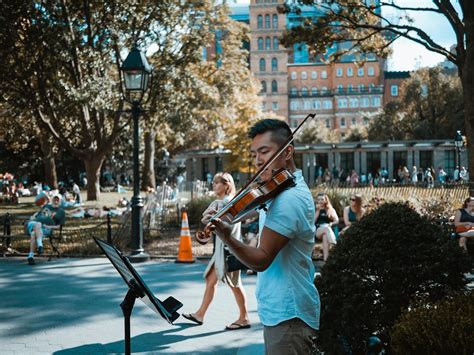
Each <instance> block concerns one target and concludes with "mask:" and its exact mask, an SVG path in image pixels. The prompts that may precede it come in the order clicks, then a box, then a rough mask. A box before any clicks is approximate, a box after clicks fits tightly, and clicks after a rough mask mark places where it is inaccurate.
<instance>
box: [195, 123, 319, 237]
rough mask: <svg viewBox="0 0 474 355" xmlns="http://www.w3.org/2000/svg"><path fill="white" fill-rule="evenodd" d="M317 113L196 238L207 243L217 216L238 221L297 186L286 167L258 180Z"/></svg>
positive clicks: (234, 221)
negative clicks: (261, 180)
mask: <svg viewBox="0 0 474 355" xmlns="http://www.w3.org/2000/svg"><path fill="white" fill-rule="evenodd" d="M314 117H315V114H309V115H308V116H306V118H305V119H304V120H303V121H302V122H301V123H300V125H299V126H298V127H297V128H296V129H295V131H294V132H293V133H292V135H291V137H290V138H288V140H287V141H286V142H285V143H284V144H283V145H282V146H281V147H280V148H279V149H278V150H277V151H276V152H275V153H274V154H273V156H272V157H271V158H270V159H269V160H268V161H267V162H266V163H265V164H264V165H263V166H262V167H261V168H260V169H259V170H258V171H257V172H256V173H255V175H254V176H253V177H252V179H250V181H249V182H248V183H247V184H246V185H245V186H244V187H243V188H242V189H241V190H240V191H239V192H238V193H237V194H236V195H235V196H234V198H233V199H232V200H230V201H229V202H228V203H227V204H226V205H225V206H224V207H222V208H221V209H220V210H219V211H218V212H217V213H216V214H215V215H214V216H212V217H211V219H210V220H209V223H208V224H207V225H206V227H205V228H204V230H202V231H197V232H196V234H195V238H196V240H197V241H198V242H199V243H200V244H206V243H207V242H209V240H210V239H211V237H212V233H213V231H212V228H211V226H212V223H211V222H212V221H213V220H214V219H216V218H222V219H224V220H226V221H227V222H229V223H231V224H234V223H238V222H240V221H242V220H244V219H246V216H248V215H249V214H250V212H252V211H254V210H256V209H260V208H264V206H265V203H266V202H267V201H269V200H271V199H273V198H275V197H276V196H277V195H278V194H279V193H281V192H282V191H284V190H286V189H288V188H291V187H293V186H295V176H294V175H293V173H292V172H291V171H289V170H288V169H285V168H281V169H277V170H275V171H273V172H272V177H271V179H270V180H268V181H265V182H258V179H259V177H260V175H261V174H262V173H263V171H265V170H266V169H267V168H268V166H270V165H271V164H272V163H273V162H274V161H275V160H276V159H277V158H278V157H279V156H280V154H281V153H282V152H283V151H284V150H285V149H286V148H287V147H288V146H289V145H290V144H291V142H292V141H293V139H294V136H295V133H296V132H297V131H298V130H299V129H300V127H301V126H302V125H303V124H304V123H305V122H306V121H307V120H308V119H309V118H314Z"/></svg>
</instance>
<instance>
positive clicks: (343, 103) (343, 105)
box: [337, 99, 347, 108]
mask: <svg viewBox="0 0 474 355" xmlns="http://www.w3.org/2000/svg"><path fill="white" fill-rule="evenodd" d="M337 107H339V108H346V107H347V99H338V100H337Z"/></svg>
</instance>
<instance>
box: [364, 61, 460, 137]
mask: <svg viewBox="0 0 474 355" xmlns="http://www.w3.org/2000/svg"><path fill="white" fill-rule="evenodd" d="M400 92H401V93H402V95H401V97H400V99H399V100H398V101H395V102H390V103H389V104H387V105H386V107H385V108H384V110H383V112H382V113H381V114H379V115H377V116H376V117H375V118H374V119H373V120H372V122H371V124H370V126H369V138H370V139H371V140H389V139H390V140H394V139H398V140H401V139H442V138H450V139H452V137H454V135H455V133H456V130H458V129H461V130H464V122H463V114H464V108H463V100H462V88H461V82H460V80H459V78H458V77H457V76H454V75H449V74H446V73H445V72H443V70H442V69H441V68H440V67H435V68H424V69H420V70H417V71H415V72H414V73H412V74H411V77H410V79H408V80H407V81H406V82H405V83H404V85H403V86H402V88H401V90H400Z"/></svg>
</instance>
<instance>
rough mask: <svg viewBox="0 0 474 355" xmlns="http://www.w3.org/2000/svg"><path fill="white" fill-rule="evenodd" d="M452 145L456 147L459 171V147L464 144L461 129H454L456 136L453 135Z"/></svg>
mask: <svg viewBox="0 0 474 355" xmlns="http://www.w3.org/2000/svg"><path fill="white" fill-rule="evenodd" d="M454 146H455V147H456V152H457V153H458V154H457V159H458V162H457V166H458V167H459V171H461V149H462V148H463V146H464V137H463V136H462V134H461V131H456V136H455V137H454Z"/></svg>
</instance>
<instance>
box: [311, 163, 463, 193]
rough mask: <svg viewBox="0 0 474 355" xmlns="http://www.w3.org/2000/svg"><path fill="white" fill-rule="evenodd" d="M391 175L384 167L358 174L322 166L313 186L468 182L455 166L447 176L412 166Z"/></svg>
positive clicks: (400, 168) (443, 173)
mask: <svg viewBox="0 0 474 355" xmlns="http://www.w3.org/2000/svg"><path fill="white" fill-rule="evenodd" d="M393 175H394V176H393V179H391V178H390V177H389V176H390V175H389V171H388V170H387V168H385V167H381V168H378V169H377V170H376V171H375V172H368V173H361V174H359V173H357V171H356V170H355V169H351V170H350V171H345V170H344V169H342V168H338V167H336V166H335V167H334V168H333V169H332V171H330V170H329V169H328V168H326V169H323V167H322V166H317V167H316V170H315V184H316V185H321V184H325V185H327V186H351V187H354V186H361V185H362V186H364V185H369V186H381V185H387V184H401V185H414V186H423V187H428V188H432V187H434V186H443V185H445V184H447V183H455V182H459V183H467V182H468V181H469V173H468V171H467V169H466V168H465V167H464V166H461V167H459V166H456V167H455V169H454V170H453V172H452V174H448V173H447V172H446V171H445V170H444V168H443V167H441V166H440V167H438V169H437V170H435V169H434V168H433V167H428V168H426V169H423V168H421V167H416V166H413V167H412V168H411V169H409V168H408V167H406V166H399V167H398V169H397V171H396V172H395V173H394V174H393Z"/></svg>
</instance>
